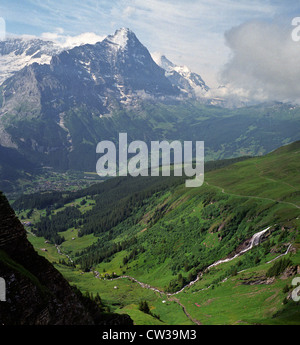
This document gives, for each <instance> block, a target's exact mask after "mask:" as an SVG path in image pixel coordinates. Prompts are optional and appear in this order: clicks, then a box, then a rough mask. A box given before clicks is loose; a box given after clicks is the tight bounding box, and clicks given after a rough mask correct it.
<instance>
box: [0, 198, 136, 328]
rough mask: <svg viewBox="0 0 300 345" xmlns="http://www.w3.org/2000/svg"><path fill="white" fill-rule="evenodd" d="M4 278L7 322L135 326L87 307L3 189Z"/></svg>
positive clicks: (2, 309)
mask: <svg viewBox="0 0 300 345" xmlns="http://www.w3.org/2000/svg"><path fill="white" fill-rule="evenodd" d="M0 277H2V278H4V279H5V283H6V301H1V302H0V324H2V325H3V324H4V325H95V324H100V325H131V324H133V322H132V320H131V319H130V317H129V316H127V315H118V314H104V313H101V312H100V310H98V309H97V306H96V305H95V306H94V305H91V304H89V307H87V306H86V304H85V302H84V298H83V297H82V295H81V293H79V292H78V291H77V290H75V289H74V288H72V287H71V286H70V285H69V283H68V282H67V281H66V280H65V279H64V278H63V276H62V275H61V274H60V273H59V272H58V271H57V270H56V269H55V268H54V267H53V265H52V264H51V263H49V262H48V261H47V260H46V259H45V258H44V257H41V256H39V255H38V254H37V252H36V251H35V250H34V248H33V246H32V245H31V244H30V242H29V241H28V240H27V238H26V231H25V229H24V227H23V225H22V224H21V223H20V221H19V220H18V218H17V217H16V216H15V214H14V211H13V210H12V208H11V207H10V205H9V203H8V201H7V199H6V198H5V196H4V195H3V194H2V193H1V192H0Z"/></svg>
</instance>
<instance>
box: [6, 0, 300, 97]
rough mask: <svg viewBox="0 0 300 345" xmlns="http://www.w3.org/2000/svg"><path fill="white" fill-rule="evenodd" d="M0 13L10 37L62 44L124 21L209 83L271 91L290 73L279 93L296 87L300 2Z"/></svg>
mask: <svg viewBox="0 0 300 345" xmlns="http://www.w3.org/2000/svg"><path fill="white" fill-rule="evenodd" d="M0 17H2V18H3V19H4V20H5V24H6V32H7V35H10V34H13V35H33V36H37V37H41V38H44V39H52V40H56V41H59V42H60V43H61V44H68V43H70V42H77V41H78V40H80V41H82V42H85V41H86V43H94V42H96V41H97V40H101V39H103V38H104V37H106V36H107V35H109V34H113V33H114V32H115V31H116V30H117V29H119V28H121V27H127V28H129V29H131V30H132V31H134V32H135V34H136V36H137V37H138V39H139V40H140V41H141V42H142V43H143V44H144V45H145V46H146V47H147V48H148V50H149V51H150V52H151V53H154V52H160V53H162V54H164V55H166V57H167V58H168V59H169V60H171V61H172V62H173V63H175V64H178V65H186V66H188V67H189V68H190V69H191V70H192V71H194V72H196V73H199V74H200V75H201V76H202V78H203V79H204V80H205V82H206V83H207V84H208V86H210V87H217V86H218V85H220V84H225V83H228V84H229V85H231V87H232V88H234V89H235V90H242V91H241V92H242V93H243V94H245V93H246V94H247V95H254V93H255V90H256V93H257V90H261V89H260V87H263V89H266V90H263V91H264V92H263V94H261V95H260V96H261V97H268V95H269V94H271V93H272V92H274V88H273V87H274V86H276V85H275V84H276V83H277V84H278V82H279V81H280V80H281V79H280V78H284V77H285V78H286V81H285V82H284V83H283V85H282V87H277V89H276V90H275V91H276V94H279V96H280V97H281V98H282V97H286V98H289V97H290V95H287V94H286V92H285V91H286V90H284V89H285V88H288V87H291V86H293V87H296V90H295V94H296V93H298V90H299V87H298V86H297V81H298V80H299V79H298V76H299V78H300V71H299V67H298V65H299V63H298V60H297V57H298V56H300V54H298V52H299V49H300V42H295V41H293V40H292V39H291V32H292V30H293V29H294V28H295V27H294V26H292V24H291V23H292V20H293V18H295V17H300V2H299V0H284V1H282V0H274V1H271V0H261V1H258V0H247V1H246V0H241V1H238V0H127V1H124V0H110V1H108V0H100V1H99V0H85V1H82V0H80V1H79V0H72V1H71V0H52V1H47V0H22V1H21V0H19V1H17V0H0ZM299 25H300V22H299ZM299 36H300V33H299ZM278 45H279V46H278ZM281 48H282V49H281ZM284 50H288V51H284ZM290 60H292V63H290ZM270 62H271V63H270ZM282 65H284V68H283V70H282V68H281V67H282ZM286 65H288V66H286ZM266 68H267V71H265V69H266ZM280 70H281V72H280ZM275 72H276V73H275ZM274 73H275V74H276V75H274ZM293 73H294V74H295V73H296V76H294V75H293ZM297 73H299V75H298V74H297ZM249 80H250V82H249ZM247 83H250V84H251V85H250V86H249V85H248V86H247ZM266 84H268V85H267V87H264V86H266ZM299 84H300V83H299ZM277 86H278V85H277ZM299 94H300V93H299ZM280 97H279V98H280ZM293 97H294V96H293Z"/></svg>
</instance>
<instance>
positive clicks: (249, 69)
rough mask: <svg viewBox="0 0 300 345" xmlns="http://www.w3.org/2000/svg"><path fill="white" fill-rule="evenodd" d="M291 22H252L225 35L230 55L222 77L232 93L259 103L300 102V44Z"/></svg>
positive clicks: (221, 93) (226, 92)
mask: <svg viewBox="0 0 300 345" xmlns="http://www.w3.org/2000/svg"><path fill="white" fill-rule="evenodd" d="M293 29H294V27H293V26H292V25H291V23H285V24H283V23H280V22H279V21H278V22H263V21H251V22H247V23H244V24H242V25H239V26H237V27H234V28H232V29H231V30H229V31H227V32H226V33H225V39H226V44H227V46H228V47H229V48H230V51H231V56H230V58H229V61H228V62H227V63H226V64H225V66H224V68H223V69H222V72H221V75H220V81H221V82H222V83H223V84H225V85H226V88H220V89H219V90H218V92H219V96H225V97H226V96H228V95H229V94H231V95H233V94H236V95H239V96H241V97H245V98H249V99H254V100H260V101H282V102H295V103H298V104H299V103H300V82H299V81H300V54H299V52H300V42H295V41H294V40H293V39H292V31H293Z"/></svg>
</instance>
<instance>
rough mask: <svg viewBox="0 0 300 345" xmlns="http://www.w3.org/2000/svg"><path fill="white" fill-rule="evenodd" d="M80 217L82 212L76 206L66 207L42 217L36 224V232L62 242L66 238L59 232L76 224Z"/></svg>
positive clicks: (58, 242)
mask: <svg viewBox="0 0 300 345" xmlns="http://www.w3.org/2000/svg"><path fill="white" fill-rule="evenodd" d="M80 218H81V212H80V211H79V210H78V209H77V208H76V207H72V206H69V207H66V208H65V209H63V210H62V211H60V212H57V213H56V214H52V215H51V216H45V217H42V218H41V219H40V221H39V222H38V223H37V224H36V228H37V231H36V234H37V236H42V237H45V238H46V239H47V240H49V241H51V242H53V243H56V244H61V243H62V242H63V241H64V238H63V237H62V236H60V235H59V234H58V233H59V232H63V231H66V230H67V229H69V228H71V227H74V226H76V225H77V223H78V219H80Z"/></svg>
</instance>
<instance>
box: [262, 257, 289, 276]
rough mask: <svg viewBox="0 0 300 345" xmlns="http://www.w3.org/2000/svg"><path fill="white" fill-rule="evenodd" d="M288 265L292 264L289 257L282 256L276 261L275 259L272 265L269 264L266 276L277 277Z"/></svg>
mask: <svg viewBox="0 0 300 345" xmlns="http://www.w3.org/2000/svg"><path fill="white" fill-rule="evenodd" d="M290 265H292V261H291V259H289V258H283V259H280V260H278V261H275V263H274V264H273V266H271V267H270V268H269V269H268V271H267V272H266V276H267V277H277V276H279V275H280V274H281V273H282V272H283V271H284V270H285V269H286V268H287V267H288V266H290Z"/></svg>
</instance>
